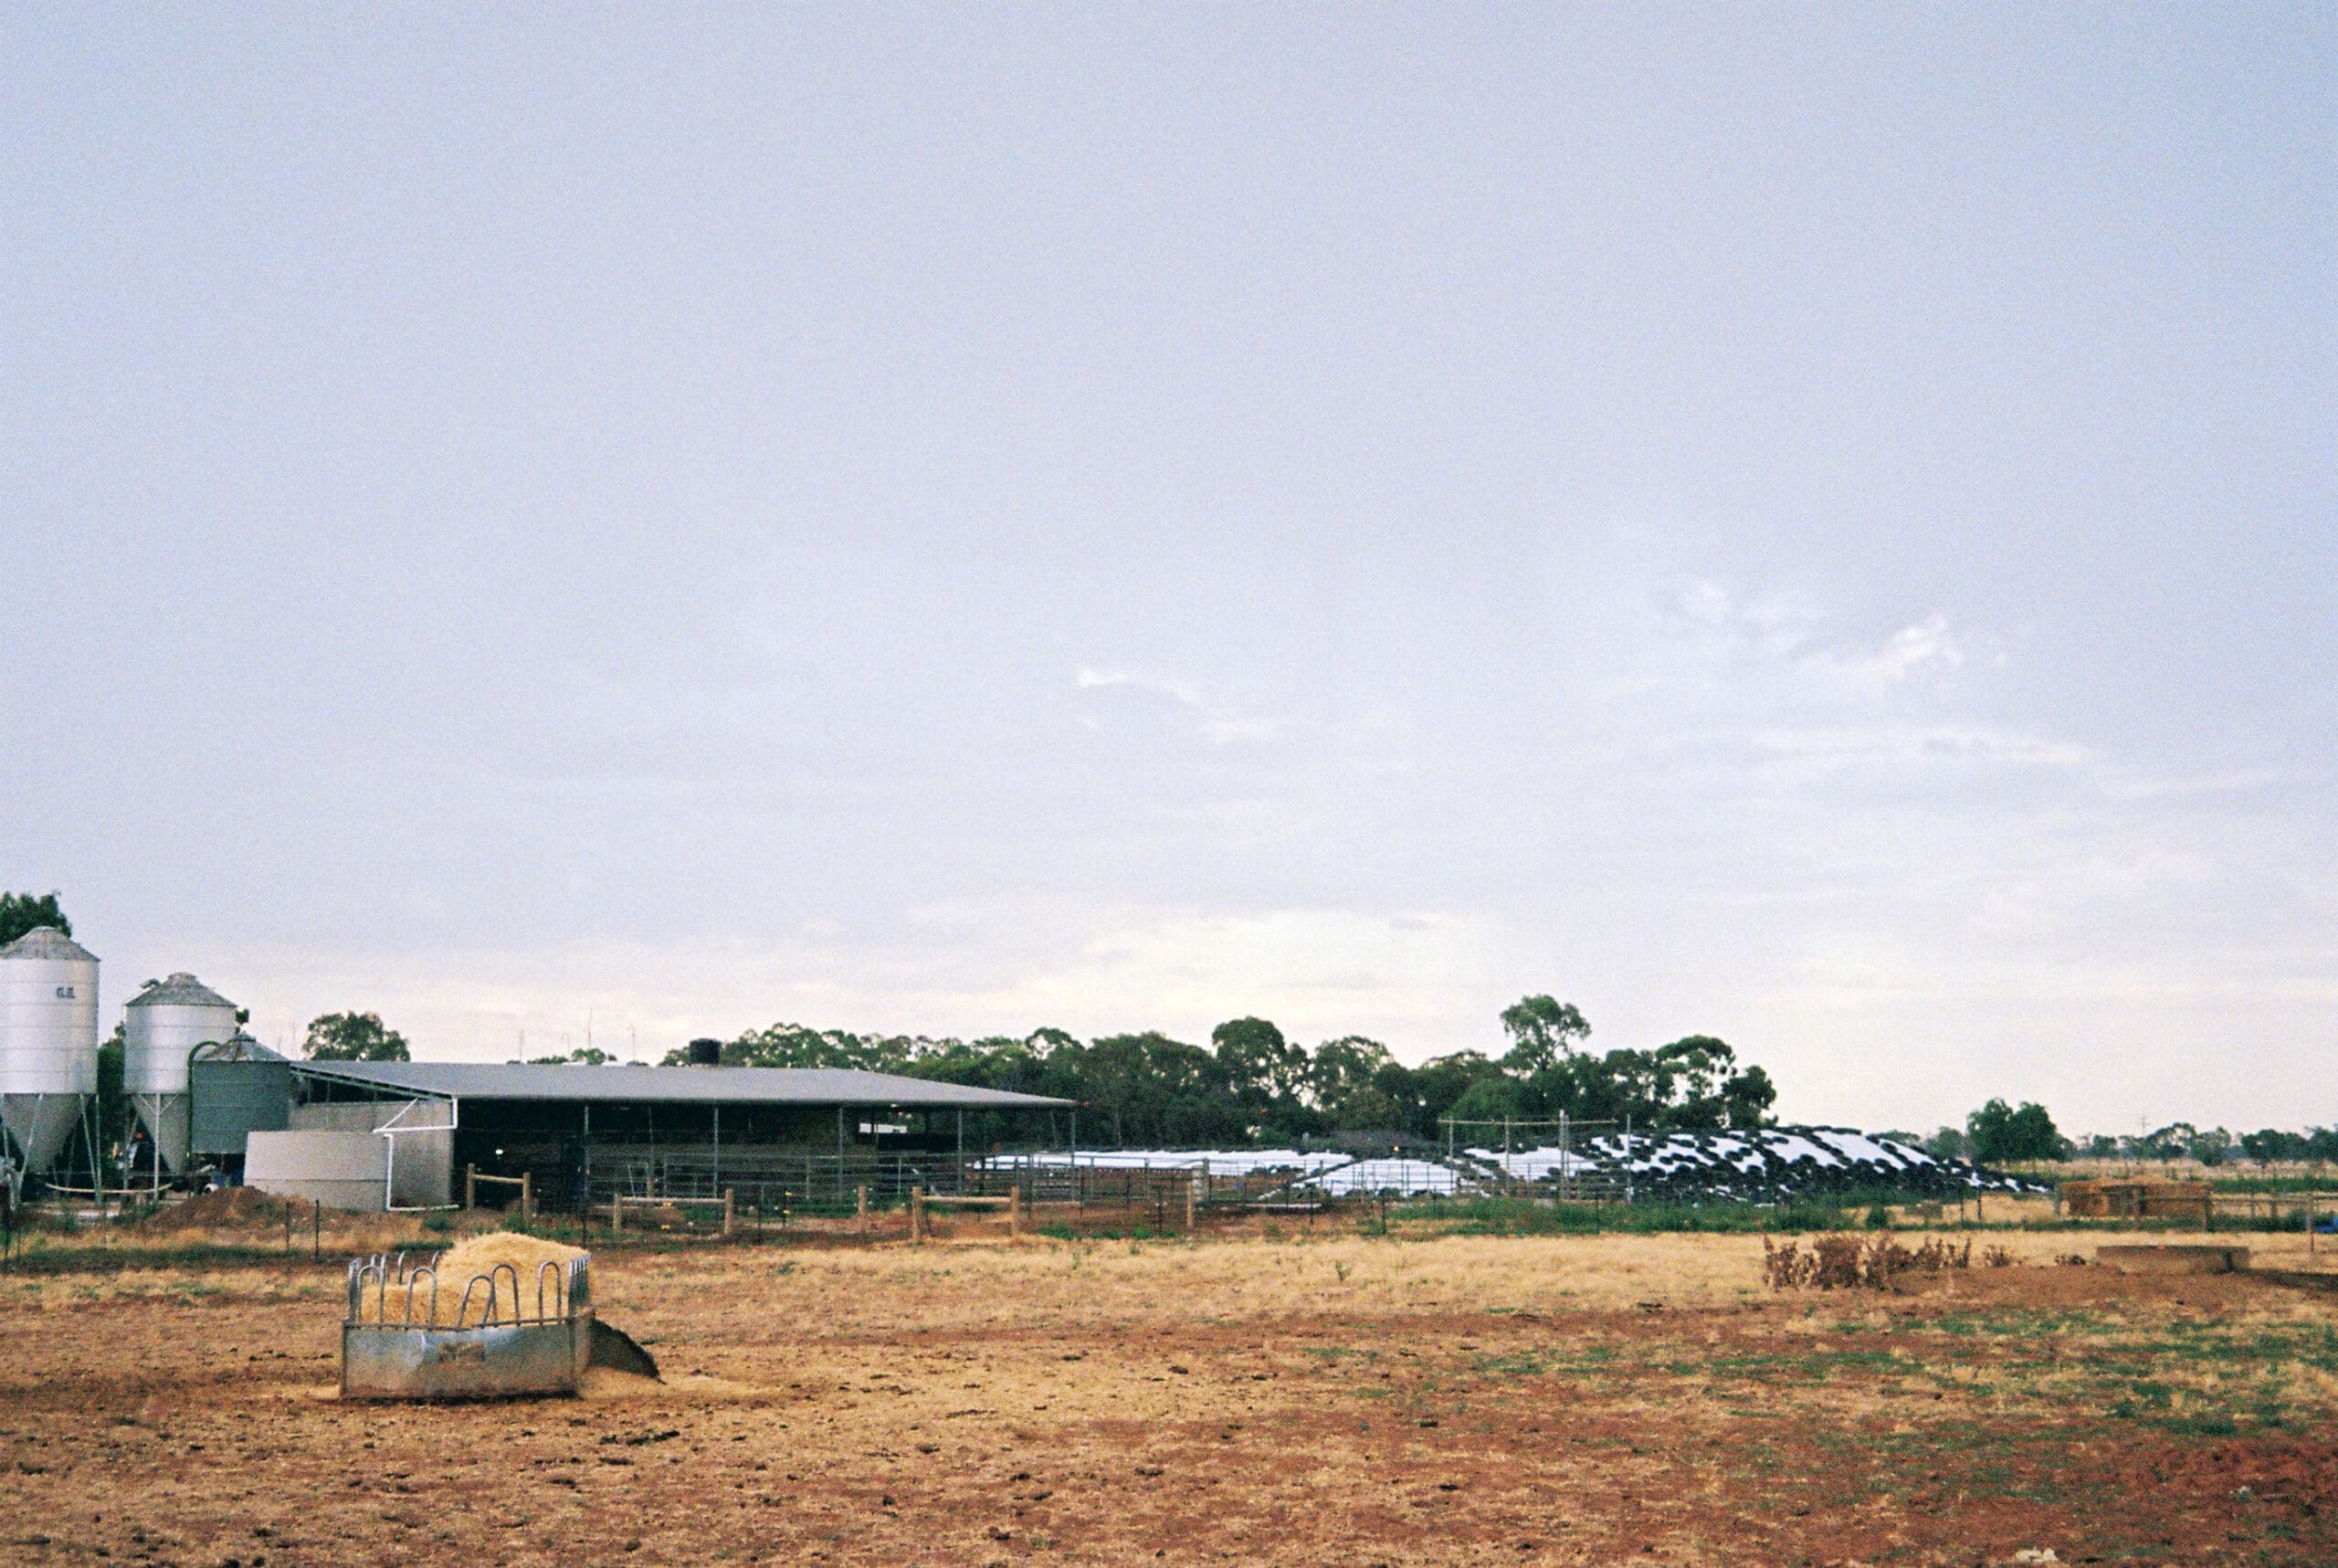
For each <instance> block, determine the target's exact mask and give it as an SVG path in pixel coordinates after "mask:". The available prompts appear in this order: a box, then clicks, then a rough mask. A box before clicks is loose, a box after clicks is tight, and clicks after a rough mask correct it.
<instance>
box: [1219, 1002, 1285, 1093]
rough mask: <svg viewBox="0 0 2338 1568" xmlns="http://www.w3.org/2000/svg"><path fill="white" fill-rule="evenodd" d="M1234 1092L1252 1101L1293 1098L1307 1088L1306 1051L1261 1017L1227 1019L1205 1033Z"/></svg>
mask: <svg viewBox="0 0 2338 1568" xmlns="http://www.w3.org/2000/svg"><path fill="white" fill-rule="evenodd" d="M1209 1043H1210V1045H1211V1046H1212V1047H1214V1048H1215V1049H1216V1052H1217V1065H1218V1068H1219V1069H1220V1070H1221V1071H1223V1072H1224V1073H1225V1074H1226V1081H1227V1084H1228V1085H1229V1086H1230V1087H1231V1088H1232V1089H1233V1090H1234V1092H1235V1093H1236V1094H1237V1095H1239V1096H1241V1097H1242V1098H1243V1099H1244V1100H1249V1101H1251V1102H1252V1103H1254V1104H1259V1105H1272V1104H1276V1103H1278V1102H1284V1101H1296V1100H1298V1099H1299V1096H1300V1094H1301V1091H1302V1090H1303V1089H1306V1087H1307V1077H1308V1074H1307V1065H1308V1064H1307V1051H1306V1048H1305V1047H1301V1046H1294V1045H1292V1044H1291V1043H1290V1041H1289V1040H1287V1039H1285V1038H1283V1034H1282V1031H1281V1030H1280V1029H1278V1028H1276V1027H1275V1026H1273V1025H1272V1024H1270V1023H1269V1022H1268V1021H1267V1020H1266V1019H1264V1018H1229V1019H1227V1021H1226V1022H1225V1023H1223V1024H1220V1025H1219V1026H1217V1027H1216V1028H1215V1029H1212V1030H1211V1031H1210V1032H1209Z"/></svg>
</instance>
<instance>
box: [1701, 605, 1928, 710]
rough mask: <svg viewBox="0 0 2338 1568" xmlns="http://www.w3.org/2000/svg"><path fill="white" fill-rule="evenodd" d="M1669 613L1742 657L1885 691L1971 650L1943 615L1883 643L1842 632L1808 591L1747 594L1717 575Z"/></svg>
mask: <svg viewBox="0 0 2338 1568" xmlns="http://www.w3.org/2000/svg"><path fill="white" fill-rule="evenodd" d="M1665 610H1666V612H1667V615H1668V617H1669V619H1670V620H1671V621H1672V622H1673V623H1674V624H1675V625H1676V626H1685V627H1686V628H1688V629H1689V630H1690V631H1691V632H1692V633H1693V634H1694V635H1696V636H1697V637H1700V638H1701V640H1703V641H1705V642H1706V643H1707V644H1708V645H1710V646H1711V647H1715V648H1717V649H1718V650H1719V651H1721V652H1722V653H1723V654H1725V655H1726V656H1727V657H1729V658H1732V660H1735V661H1748V660H1750V661H1754V662H1767V663H1775V664H1777V665H1780V666H1782V667H1785V668H1791V669H1796V670H1800V671H1803V672H1806V673H1809V674H1813V675H1817V676H1820V677H1823V678H1827V679H1830V680H1832V681H1835V682H1838V683H1847V684H1848V685H1850V686H1852V687H1854V688H1864V689H1881V688H1886V687H1890V686H1892V685H1895V684H1897V683H1900V682H1902V681H1905V680H1907V679H1910V678H1911V677H1913V676H1917V675H1922V674H1925V673H1941V672H1945V671H1947V670H1951V669H1954V668H1956V667H1957V666H1959V665H1961V664H1963V663H1964V648H1963V647H1962V646H1961V645H1960V643H1959V642H1958V639H1957V638H1956V637H1955V636H1954V634H1953V633H1952V632H1951V631H1950V629H1949V622H1948V617H1947V616H1945V615H1943V614H1941V613H1939V612H1937V611H1936V612H1934V613H1933V614H1932V615H1930V616H1925V617H1924V618H1923V619H1922V620H1920V621H1914V622H1911V623H1910V624H1909V625H1907V626H1901V628H1900V629H1899V630H1898V631H1895V632H1893V633H1892V634H1891V635H1890V637H1886V638H1884V639H1883V641H1882V642H1881V643H1880V644H1873V643H1862V642H1860V641H1859V640H1857V639H1855V638H1852V637H1848V636H1846V635H1843V634H1841V633H1839V632H1838V631H1835V630H1834V629H1833V628H1832V627H1831V626H1830V624H1829V619H1828V617H1827V615H1826V613H1825V612H1824V611H1823V610H1821V609H1820V608H1819V607H1818V605H1817V603H1816V602H1815V601H1814V600H1812V599H1811V598H1810V597H1809V596H1807V595H1802V594H1796V593H1785V594H1774V595H1763V596H1758V597H1754V598H1751V599H1747V598H1741V597H1740V596H1739V595H1734V594H1732V593H1731V592H1730V590H1729V589H1728V588H1727V587H1725V586H1723V585H1722V584H1719V583H1715V582H1711V581H1710V580H1707V581H1701V582H1697V583H1693V584H1690V585H1689V586H1688V587H1686V588H1683V589H1681V590H1680V591H1678V592H1677V593H1675V594H1674V595H1672V596H1671V598H1670V599H1669V601H1668V602H1667V603H1666V605H1665Z"/></svg>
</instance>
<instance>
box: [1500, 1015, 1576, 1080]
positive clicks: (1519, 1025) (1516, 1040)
mask: <svg viewBox="0 0 2338 1568" xmlns="http://www.w3.org/2000/svg"><path fill="white" fill-rule="evenodd" d="M1501 1026H1502V1029H1503V1031H1504V1032H1505V1033H1506V1034H1508V1035H1509V1036H1510V1042H1511V1043H1510V1050H1509V1052H1508V1054H1507V1055H1505V1056H1504V1057H1503V1058H1501V1065H1502V1066H1503V1067H1505V1068H1508V1069H1509V1070H1510V1071H1511V1072H1514V1073H1516V1074H1518V1075H1519V1076H1520V1077H1522V1078H1532V1077H1533V1076H1534V1075H1535V1074H1536V1073H1538V1072H1545V1071H1548V1070H1549V1069H1551V1068H1554V1067H1556V1066H1558V1065H1559V1064H1560V1063H1561V1062H1563V1061H1564V1060H1566V1059H1567V1058H1569V1057H1572V1056H1573V1055H1574V1048H1575V1045H1576V1043H1577V1042H1579V1041H1582V1040H1585V1039H1588V1038H1590V1037H1591V1023H1590V1020H1589V1019H1587V1018H1585V1016H1583V1015H1582V1014H1581V1013H1580V1012H1578V1011H1577V1010H1576V1009H1575V1006H1574V1004H1573V1003H1570V1002H1561V1001H1559V1000H1557V999H1556V998H1554V997H1550V996H1522V997H1520V998H1519V999H1518V1000H1517V1001H1516V1002H1515V1003H1513V1004H1511V1005H1510V1006H1507V1007H1504V1008H1503V1009H1502V1010H1501Z"/></svg>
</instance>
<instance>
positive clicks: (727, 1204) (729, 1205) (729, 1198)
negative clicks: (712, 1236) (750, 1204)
mask: <svg viewBox="0 0 2338 1568" xmlns="http://www.w3.org/2000/svg"><path fill="white" fill-rule="evenodd" d="M738 1217H739V1204H738V1189H737V1188H735V1187H725V1188H723V1189H722V1239H723V1240H725V1241H728V1240H730V1239H731V1230H732V1226H733V1225H734V1224H735V1223H736V1222H737V1220H738Z"/></svg>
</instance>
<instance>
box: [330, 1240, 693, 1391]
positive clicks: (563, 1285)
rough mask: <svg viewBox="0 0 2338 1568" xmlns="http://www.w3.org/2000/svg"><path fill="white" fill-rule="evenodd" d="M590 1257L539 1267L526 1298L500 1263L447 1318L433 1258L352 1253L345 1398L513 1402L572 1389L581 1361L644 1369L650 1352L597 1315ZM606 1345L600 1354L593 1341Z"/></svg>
mask: <svg viewBox="0 0 2338 1568" xmlns="http://www.w3.org/2000/svg"><path fill="white" fill-rule="evenodd" d="M591 1261H592V1260H591V1259H590V1258H574V1259H572V1260H571V1261H570V1262H568V1263H567V1264H566V1265H564V1266H563V1265H562V1264H558V1263H551V1262H547V1263H544V1264H542V1266H540V1267H539V1268H537V1269H536V1277H535V1279H534V1280H533V1281H532V1291H531V1292H530V1293H529V1295H528V1296H527V1297H526V1298H524V1299H523V1294H522V1291H521V1279H520V1274H519V1270H518V1269H516V1268H513V1267H512V1266H511V1264H509V1263H501V1264H498V1265H496V1267H495V1268H493V1269H492V1270H490V1272H488V1273H485V1274H479V1275H474V1276H472V1277H471V1278H470V1279H467V1280H465V1281H464V1282H463V1287H462V1296H461V1298H460V1300H459V1302H458V1306H457V1309H456V1312H455V1317H454V1320H453V1322H452V1323H451V1324H443V1325H442V1324H441V1323H439V1321H438V1297H439V1285H438V1272H437V1268H436V1267H435V1265H436V1264H437V1258H432V1259H431V1262H430V1263H429V1264H426V1265H423V1266H421V1267H418V1268H414V1269H412V1270H408V1269H407V1268H406V1267H405V1258H404V1256H403V1255H401V1256H400V1257H399V1258H396V1259H395V1261H393V1260H392V1259H390V1258H385V1257H375V1258H353V1259H351V1261H350V1265H349V1312H348V1316H347V1317H346V1318H345V1319H344V1320H343V1321H342V1326H341V1396H342V1398H343V1399H509V1398H513V1397H523V1398H524V1397H531V1396H542V1395H547V1394H574V1393H575V1392H576V1388H577V1383H578V1380H579V1379H580V1378H581V1377H582V1376H583V1375H584V1369H585V1367H587V1366H588V1365H592V1364H594V1363H595V1362H596V1361H597V1362H599V1363H602V1364H605V1365H618V1366H624V1367H626V1369H627V1370H628V1371H642V1370H645V1368H644V1367H642V1366H641V1365H639V1364H635V1363H634V1362H632V1361H629V1360H628V1359H627V1356H626V1354H625V1352H627V1351H630V1352H631V1356H632V1358H637V1362H638V1363H648V1365H647V1367H646V1370H647V1372H648V1375H649V1376H652V1377H654V1376H656V1375H657V1366H656V1363H653V1362H649V1360H648V1354H647V1352H643V1351H642V1350H641V1349H640V1347H639V1346H637V1345H635V1344H634V1343H633V1342H632V1341H631V1340H629V1339H627V1337H626V1336H625V1335H623V1334H621V1333H619V1332H617V1331H616V1330H614V1329H606V1328H603V1327H602V1326H601V1325H600V1324H599V1323H597V1322H595V1320H594V1317H593V1290H592V1276H591V1273H590V1271H589V1269H588V1268H587V1267H586V1266H587V1265H588V1264H589V1263H590V1262H591ZM601 1342H607V1345H608V1348H607V1349H606V1350H605V1351H604V1352H602V1353H601V1354H600V1355H598V1356H596V1355H595V1346H596V1344H597V1343H601Z"/></svg>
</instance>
